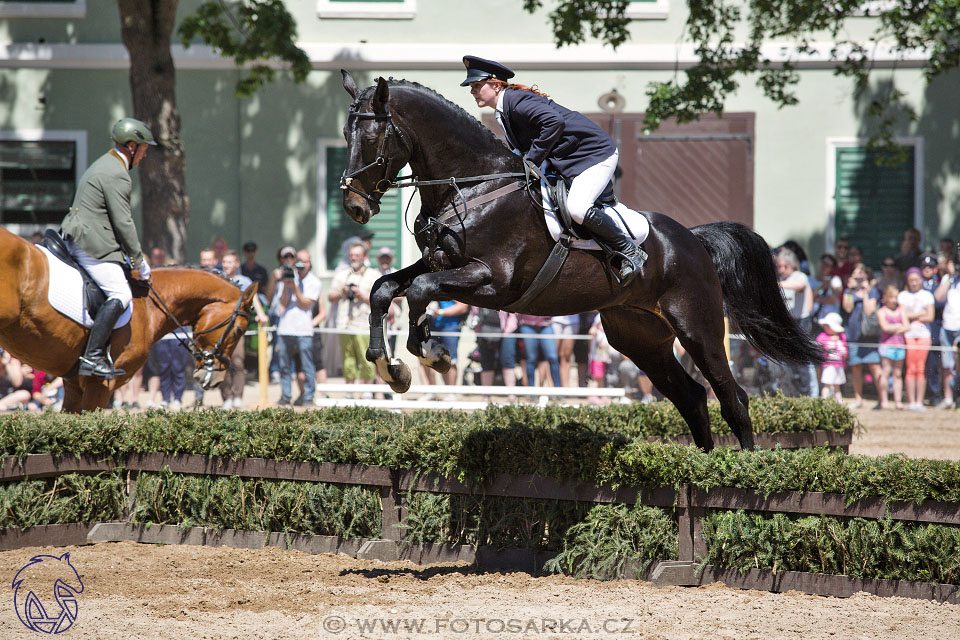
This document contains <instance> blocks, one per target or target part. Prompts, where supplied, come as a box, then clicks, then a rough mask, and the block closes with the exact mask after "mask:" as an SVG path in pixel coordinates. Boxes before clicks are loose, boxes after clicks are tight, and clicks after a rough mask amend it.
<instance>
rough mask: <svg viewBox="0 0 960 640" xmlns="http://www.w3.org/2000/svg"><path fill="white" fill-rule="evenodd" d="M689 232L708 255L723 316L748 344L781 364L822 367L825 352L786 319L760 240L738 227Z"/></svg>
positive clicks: (767, 253)
mask: <svg viewBox="0 0 960 640" xmlns="http://www.w3.org/2000/svg"><path fill="white" fill-rule="evenodd" d="M690 231H691V232H692V233H693V235H695V236H696V237H697V239H698V240H700V242H701V243H702V244H703V246H704V247H705V248H706V249H707V253H709V254H710V258H711V259H712V260H713V264H714V266H715V267H716V268H717V273H718V274H719V276H720V288H721V290H722V291H723V302H724V306H725V307H726V313H727V315H728V316H729V317H730V318H732V319H733V321H734V322H735V323H736V325H737V327H738V328H739V330H740V331H741V332H742V333H743V334H744V336H746V338H747V340H748V341H749V342H750V344H752V345H753V346H754V347H756V348H757V349H758V350H760V351H761V352H763V353H765V354H767V355H769V356H771V357H772V358H774V359H776V360H779V361H780V362H788V363H795V364H803V363H808V362H815V363H820V362H823V359H824V350H823V348H822V347H821V346H820V345H819V344H818V343H817V342H816V341H815V340H813V338H812V337H811V336H810V334H808V333H807V332H806V331H804V330H803V328H801V326H800V324H799V323H798V322H797V320H796V319H795V318H794V317H793V316H792V315H790V311H789V310H788V309H787V305H786V303H785V302H784V300H783V293H782V292H781V289H780V284H779V278H778V277H777V269H776V266H775V264H774V261H773V259H772V258H771V253H770V246H769V245H767V242H766V241H765V240H764V239H763V238H762V237H760V235H759V234H757V233H755V232H754V231H752V230H751V229H750V228H749V227H746V226H744V225H742V224H739V223H736V222H711V223H710V224H702V225H699V226H696V227H693V228H692V229H690Z"/></svg>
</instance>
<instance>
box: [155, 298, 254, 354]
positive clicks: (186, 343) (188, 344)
mask: <svg viewBox="0 0 960 640" xmlns="http://www.w3.org/2000/svg"><path fill="white" fill-rule="evenodd" d="M146 285H147V288H148V289H150V293H151V295H152V296H153V301H154V302H155V303H156V304H157V306H158V307H160V310H161V311H163V313H164V315H166V316H167V318H169V319H170V320H173V323H174V324H175V325H177V330H176V331H174V332H173V336H174V337H175V338H176V339H177V341H178V342H179V343H180V344H181V346H183V348H184V349H186V350H187V351H189V352H190V354H191V355H192V356H193V358H194V360H198V361H201V362H202V365H203V367H204V368H205V369H207V370H208V371H225V370H226V369H227V368H228V367H229V366H230V360H229V359H228V358H227V357H226V356H225V355H223V353H222V351H221V350H222V348H223V341H224V338H226V337H227V334H228V333H230V330H231V329H233V325H234V324H235V323H236V321H237V318H238V317H239V316H243V317H245V318H248V319H249V318H250V312H249V311H241V310H240V306H241V304H242V303H243V296H242V295H241V296H240V297H239V298H237V304H236V305H235V306H234V307H233V313H231V314H230V316H229V317H227V318H225V319H223V320H221V321H220V322H218V323H217V324H215V325H214V326H212V327H208V328H206V329H204V330H203V331H194V332H188V331H187V329H186V327H184V326H183V325H182V324H180V321H179V320H177V317H176V316H175V315H173V312H172V311H170V307H168V306H167V303H166V302H164V301H163V298H161V297H160V294H159V293H157V290H156V289H155V288H154V287H153V282H151V281H150V280H147V281H146ZM223 326H226V327H227V328H226V330H224V332H223V333H222V334H220V339H219V340H217V344H216V346H214V348H213V349H202V348H201V347H200V345H199V344H198V343H197V341H196V340H194V339H193V336H202V335H206V334H208V333H212V332H214V331H216V330H217V329H219V328H220V327H223ZM181 331H182V332H183V334H184V336H186V339H184V338H181V337H180V332H181ZM191 333H192V335H191ZM217 362H219V363H220V364H221V366H220V367H216V363H217Z"/></svg>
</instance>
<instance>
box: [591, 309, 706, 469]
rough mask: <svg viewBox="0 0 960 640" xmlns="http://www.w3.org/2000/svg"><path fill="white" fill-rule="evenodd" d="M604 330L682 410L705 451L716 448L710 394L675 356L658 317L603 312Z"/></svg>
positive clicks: (671, 336)
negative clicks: (711, 422) (709, 407)
mask: <svg viewBox="0 0 960 640" xmlns="http://www.w3.org/2000/svg"><path fill="white" fill-rule="evenodd" d="M600 315H601V317H602V318H603V330H604V331H605V332H606V334H607V340H609V341H610V345H611V346H612V347H613V348H614V349H616V350H617V351H619V352H620V353H622V354H623V355H625V356H627V357H628V358H630V359H631V360H633V362H634V364H636V365H637V366H638V367H640V369H642V370H643V372H644V373H645V374H647V377H648V378H650V381H651V382H652V383H653V384H654V385H655V386H656V387H657V389H659V390H660V393H662V394H663V395H664V396H666V398H667V399H668V400H670V401H671V402H673V404H674V405H675V406H676V407H677V409H678V410H679V411H680V415H681V416H683V419H684V420H685V421H686V422H687V425H688V426H689V427H690V433H691V434H692V435H693V441H694V442H695V443H696V445H697V446H698V447H700V448H701V449H703V450H704V451H710V450H711V449H713V436H712V435H711V434H710V415H709V414H708V413H707V391H706V389H704V388H703V386H702V385H700V384H699V383H698V382H697V381H696V380H694V379H693V378H691V377H690V375H689V374H688V373H687V372H686V371H684V370H683V367H682V366H680V362H678V361H677V358H676V356H674V354H673V340H674V333H673V331H672V330H671V328H670V327H669V326H668V325H667V324H666V323H665V322H664V321H663V320H662V319H661V318H660V317H658V316H656V315H654V314H653V313H650V312H648V311H633V310H629V309H625V308H623V307H618V308H611V309H604V310H603V311H601V312H600Z"/></svg>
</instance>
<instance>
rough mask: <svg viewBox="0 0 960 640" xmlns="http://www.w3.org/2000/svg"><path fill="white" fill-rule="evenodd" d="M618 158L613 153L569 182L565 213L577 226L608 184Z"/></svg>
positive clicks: (618, 153) (618, 155) (616, 153)
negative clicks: (567, 212)
mask: <svg viewBox="0 0 960 640" xmlns="http://www.w3.org/2000/svg"><path fill="white" fill-rule="evenodd" d="M619 158H620V152H619V151H614V152H613V155H611V156H610V157H609V158H607V159H606V160H604V161H603V162H599V163H597V164H595V165H593V166H592V167H590V168H588V169H586V170H585V171H584V172H583V173H581V174H580V175H578V176H577V177H576V178H574V179H573V180H572V181H571V182H570V189H569V190H568V191H567V211H569V212H570V217H571V218H573V219H574V221H575V222H576V223H577V224H580V223H582V222H583V216H584V215H586V213H587V210H588V209H589V208H590V207H592V206H593V203H594V202H596V201H597V198H598V197H600V194H601V193H603V190H604V189H606V188H607V185H608V184H610V180H611V178H613V172H614V171H616V170H617V161H618V159H619Z"/></svg>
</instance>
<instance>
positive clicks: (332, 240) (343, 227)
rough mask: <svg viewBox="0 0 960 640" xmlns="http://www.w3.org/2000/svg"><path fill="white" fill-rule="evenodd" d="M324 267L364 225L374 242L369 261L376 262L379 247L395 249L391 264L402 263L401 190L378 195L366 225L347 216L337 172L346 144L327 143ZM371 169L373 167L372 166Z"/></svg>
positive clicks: (337, 259) (333, 262) (330, 264)
mask: <svg viewBox="0 0 960 640" xmlns="http://www.w3.org/2000/svg"><path fill="white" fill-rule="evenodd" d="M326 149H327V154H326V155H327V157H326V162H327V246H326V250H327V265H326V266H327V268H328V269H333V268H335V267H336V266H337V263H338V262H340V258H341V257H343V256H342V254H341V251H340V247H341V245H342V244H343V242H344V241H345V240H346V239H347V238H349V237H350V236H355V235H358V234H359V233H360V232H361V231H363V230H364V229H366V230H369V231H373V246H372V247H371V248H370V264H371V265H375V264H376V262H377V252H379V251H380V249H381V248H382V247H390V248H391V249H393V251H394V256H395V257H394V261H393V263H394V265H396V266H397V267H398V268H399V265H401V264H402V263H403V256H402V255H401V247H400V231H401V229H402V228H403V203H402V202H401V199H400V191H399V190H398V189H391V190H390V191H387V192H386V193H385V194H383V198H381V199H380V213H378V214H377V215H375V216H373V218H371V219H370V221H369V222H368V223H367V224H365V225H360V224H357V223H356V222H354V221H353V220H351V219H350V216H348V215H347V214H346V213H344V211H343V191H342V190H341V189H340V176H342V175H343V170H344V167H346V163H347V149H346V147H327V148H326ZM370 171H375V169H371V170H370Z"/></svg>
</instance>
